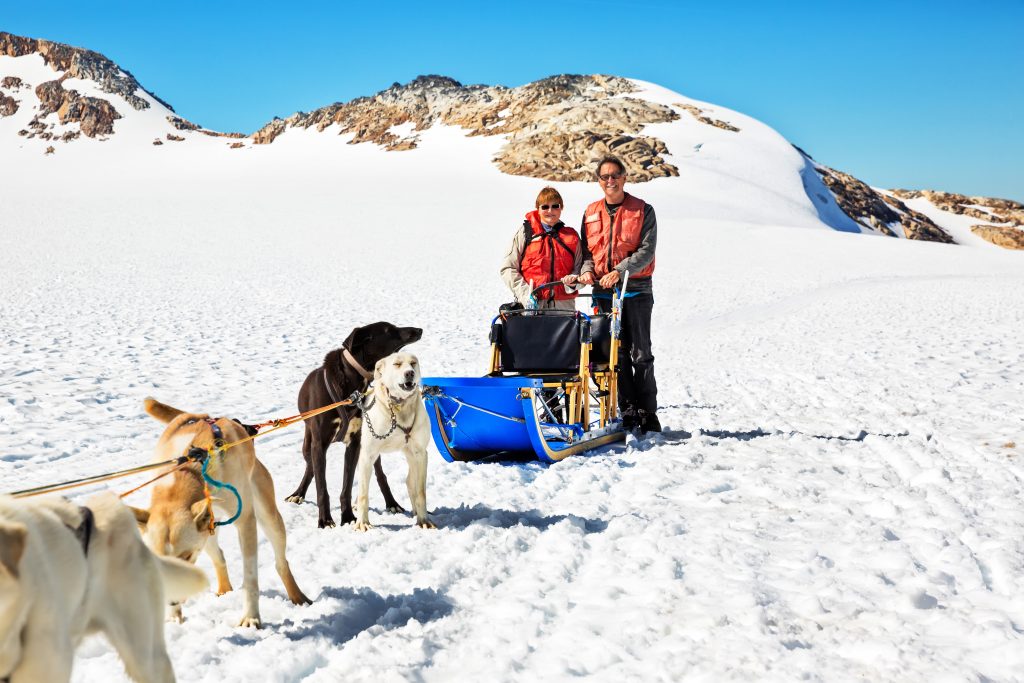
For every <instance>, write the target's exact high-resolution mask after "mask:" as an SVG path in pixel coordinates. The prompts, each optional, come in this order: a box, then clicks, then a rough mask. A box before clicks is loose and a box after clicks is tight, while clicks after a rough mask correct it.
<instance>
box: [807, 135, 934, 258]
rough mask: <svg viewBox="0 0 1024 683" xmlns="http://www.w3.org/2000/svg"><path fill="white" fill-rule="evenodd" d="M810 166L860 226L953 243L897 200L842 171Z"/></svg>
mask: <svg viewBox="0 0 1024 683" xmlns="http://www.w3.org/2000/svg"><path fill="white" fill-rule="evenodd" d="M805 156H806V154H805ZM808 158H810V157H808ZM812 162H813V160H812ZM814 166H815V170H816V171H817V172H818V175H819V176H821V180H822V182H824V183H825V185H826V186H827V187H828V189H829V190H831V192H832V195H833V196H834V197H835V199H836V203H837V204H839V208H840V209H842V210H843V213H845V214H846V215H847V216H849V217H850V218H852V219H853V220H855V221H857V222H858V223H860V224H861V225H863V226H865V227H867V228H871V229H872V230H876V231H878V232H881V233H882V234H884V235H889V236H890V237H895V236H896V233H895V232H894V231H895V230H902V231H903V236H904V237H906V238H908V239H913V240H925V241H928V242H943V243H945V244H952V243H953V238H952V236H950V234H949V233H948V232H946V231H945V230H943V229H942V228H940V227H939V226H938V225H936V224H935V223H934V222H933V221H932V220H931V219H930V218H928V217H927V216H925V215H924V214H922V213H919V212H917V211H914V210H913V209H911V208H909V207H908V206H907V205H906V204H904V203H903V202H901V201H899V200H898V199H895V198H893V197H888V196H886V195H884V194H881V193H879V192H876V191H875V190H873V189H872V188H871V187H870V186H868V185H867V184H865V183H863V182H861V181H860V180H857V179H856V178H854V177H853V176H851V175H849V174H847V173H843V172H842V171H837V170H835V169H832V168H829V167H828V166H822V165H821V164H818V163H815V165H814Z"/></svg>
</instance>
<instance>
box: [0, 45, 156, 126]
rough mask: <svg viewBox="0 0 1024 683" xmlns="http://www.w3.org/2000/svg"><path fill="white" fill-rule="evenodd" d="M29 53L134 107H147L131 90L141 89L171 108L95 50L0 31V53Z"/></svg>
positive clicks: (12, 55)
mask: <svg viewBox="0 0 1024 683" xmlns="http://www.w3.org/2000/svg"><path fill="white" fill-rule="evenodd" d="M33 53H38V54H39V55H40V56H42V58H43V61H44V62H46V64H47V66H49V67H50V68H51V69H53V70H54V71H63V72H65V75H66V77H67V78H81V79H85V80H90V81H94V82H95V83H96V84H97V85H99V87H100V89H101V90H103V92H106V93H110V94H112V95H120V96H121V97H123V98H124V99H125V100H126V101H127V102H128V103H129V104H130V105H131V106H132V107H134V108H135V109H139V110H141V109H148V108H149V102H147V101H146V100H145V99H143V98H141V97H139V96H138V95H136V94H135V92H136V91H137V90H142V91H143V92H145V93H147V94H148V95H149V96H150V97H152V98H153V99H155V100H156V101H158V102H160V103H161V104H162V105H164V106H165V107H167V108H168V109H170V110H171V111H174V109H173V108H172V107H171V105H169V104H167V103H166V102H164V101H163V100H161V99H160V98H159V97H157V96H156V95H154V94H153V93H151V92H149V91H148V90H145V89H144V88H143V87H142V86H141V85H139V82H138V81H136V80H135V77H134V76H132V75H131V74H130V73H128V72H127V71H125V70H124V69H122V68H121V67H119V66H118V65H117V64H115V63H114V62H112V61H110V60H109V59H107V58H106V57H104V56H103V55H101V54H100V53H98V52H93V51H92V50H84V49H82V48H79V47H72V46H70V45H65V44H64V43H54V42H51V41H49V40H37V39H36V38H24V37H22V36H15V35H12V34H10V33H5V32H3V31H0V55H7V56H9V57H22V56H24V55H30V54H33Z"/></svg>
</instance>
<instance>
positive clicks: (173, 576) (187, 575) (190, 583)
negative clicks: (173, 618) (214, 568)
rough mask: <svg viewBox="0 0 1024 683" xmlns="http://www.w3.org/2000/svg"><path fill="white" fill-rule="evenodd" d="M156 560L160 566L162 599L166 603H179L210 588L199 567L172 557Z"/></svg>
mask: <svg viewBox="0 0 1024 683" xmlns="http://www.w3.org/2000/svg"><path fill="white" fill-rule="evenodd" d="M156 559H157V562H158V563H159V565H160V578H161V579H163V583H164V594H165V595H164V598H165V599H166V600H167V601H168V602H181V601H182V600H184V599H185V598H188V597H190V596H193V595H195V594H196V593H199V592H202V591H204V590H206V589H207V588H208V587H209V586H210V580H209V579H207V578H206V572H204V571H203V570H202V569H200V568H199V567H196V566H195V565H191V564H189V563H188V562H185V561H183V560H179V559H177V558H174V557H157V558H156Z"/></svg>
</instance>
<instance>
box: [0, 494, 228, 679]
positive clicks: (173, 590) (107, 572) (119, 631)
mask: <svg viewBox="0 0 1024 683" xmlns="http://www.w3.org/2000/svg"><path fill="white" fill-rule="evenodd" d="M207 585H209V584H208V582H207V580H206V574H204V573H203V572H202V571H201V570H200V569H197V568H196V567H193V566H191V565H189V564H186V563H185V562H181V561H180V560H175V559H169V558H161V557H156V556H154V555H153V553H151V552H150V551H149V550H148V549H147V548H146V546H145V545H144V544H143V543H142V539H141V538H139V532H138V529H136V526H135V519H134V518H133V517H132V513H131V512H129V511H128V509H127V508H126V507H125V506H124V505H122V504H121V501H120V500H118V498H117V496H115V495H114V494H112V493H104V494H100V495H98V496H94V497H92V498H90V499H89V500H88V501H87V506H86V507H84V508H82V507H79V506H77V505H74V504H72V503H69V502H68V501H67V500H64V499H63V498H48V499H35V500H31V501H25V500H16V499H14V498H11V497H10V496H0V679H2V680H4V681H8V680H9V681H10V683H41V682H43V681H45V682H46V683H54V682H59V681H67V680H69V679H70V678H71V666H72V662H73V660H74V655H75V647H76V646H77V645H78V643H79V642H80V641H81V640H82V638H83V637H84V636H85V635H86V634H89V633H94V632H102V633H104V634H105V635H106V637H107V639H108V640H109V641H110V643H111V645H113V646H114V649H115V650H117V653H118V654H119V655H120V656H121V659H122V660H123V661H124V665H125V669H126V671H127V672H128V675H129V676H131V677H132V678H133V679H135V680H137V681H145V682H150V681H152V682H157V683H166V682H169V681H174V670H173V669H172V668H171V660H170V659H168V657H167V646H166V644H165V642H164V605H165V604H167V600H184V599H185V598H187V597H188V596H190V595H193V594H195V593H198V592H200V591H202V590H204V589H205V588H206V587H207Z"/></svg>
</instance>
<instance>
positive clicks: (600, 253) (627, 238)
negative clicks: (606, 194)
mask: <svg viewBox="0 0 1024 683" xmlns="http://www.w3.org/2000/svg"><path fill="white" fill-rule="evenodd" d="M583 225H584V228H583V229H584V230H586V234H587V246H588V247H589V248H590V253H591V254H592V255H593V257H594V274H595V275H596V276H597V277H598V278H601V277H603V276H604V275H607V274H608V272H609V271H611V270H614V269H615V266H616V265H617V264H618V263H619V262H620V261H622V259H624V258H626V257H627V256H629V255H630V254H632V253H633V252H634V251H636V250H637V247H639V246H640V231H641V229H643V227H644V201H643V200H642V199H637V198H636V197H634V196H633V195H631V194H627V195H626V198H625V199H623V201H622V204H621V205H620V206H619V208H618V210H617V211H616V212H615V224H614V225H612V222H611V220H610V219H609V218H608V209H607V208H605V205H604V200H603V199H601V200H598V201H596V202H594V203H593V204H591V205H590V206H588V207H587V211H586V213H585V214H584V215H583ZM609 244H610V245H611V259H610V260H611V263H610V264H609V258H608V256H609V254H608V252H609ZM652 273H654V259H651V262H650V263H648V264H647V265H646V266H644V267H643V268H641V269H640V270H639V271H637V272H635V273H633V272H631V273H630V274H629V277H630V279H632V278H634V277H650V276H651V274H652Z"/></svg>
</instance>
